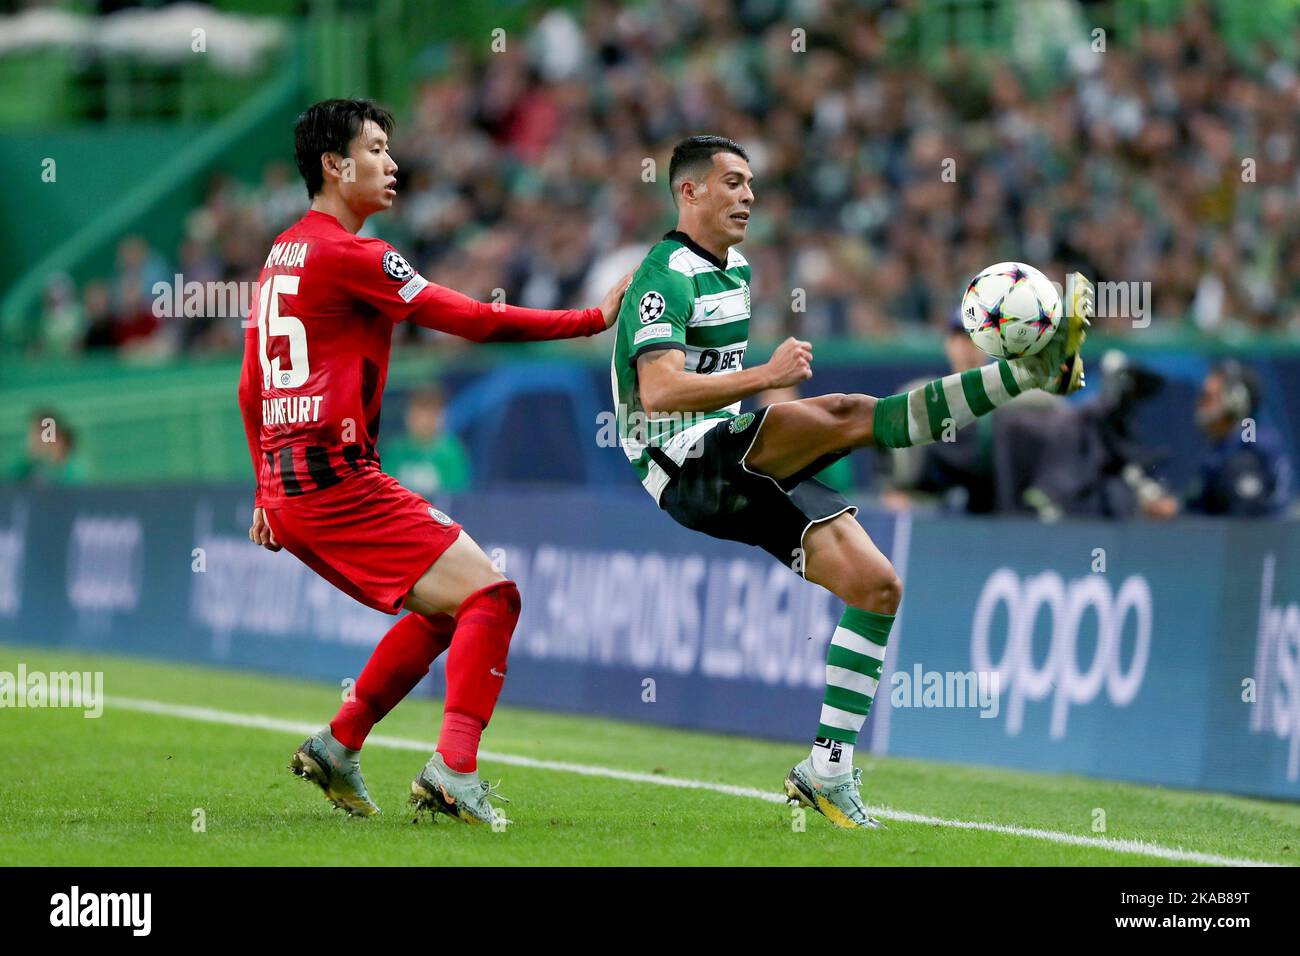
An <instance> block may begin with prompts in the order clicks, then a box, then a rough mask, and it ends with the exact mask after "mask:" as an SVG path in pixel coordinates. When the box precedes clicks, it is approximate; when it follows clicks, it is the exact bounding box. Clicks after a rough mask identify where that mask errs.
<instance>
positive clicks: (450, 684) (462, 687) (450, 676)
mask: <svg viewBox="0 0 1300 956" xmlns="http://www.w3.org/2000/svg"><path fill="white" fill-rule="evenodd" d="M518 620H519V588H517V587H516V586H515V582H513V581H498V582H496V583H495V584H489V585H488V586H487V587H485V588H480V589H479V590H477V591H475V592H474V593H473V594H471V595H470V596H469V597H467V598H466V599H465V600H464V602H463V603H462V604H461V606H460V610H458V611H457V612H456V619H455V625H454V626H455V631H456V639H455V640H454V641H452V642H451V650H450V651H449V652H448V654H447V702H446V705H445V707H444V708H443V717H442V733H440V734H439V735H438V753H440V754H442V759H443V760H445V761H446V762H447V766H448V767H450V768H451V769H452V770H454V771H456V772H457V773H469V772H470V771H473V770H476V769H478V743H479V737H480V736H482V734H483V728H484V727H486V726H487V724H488V721H489V720H491V719H492V711H493V709H494V708H495V707H496V703H497V698H498V697H499V696H500V695H501V686H502V683H503V682H504V678H505V676H506V654H507V653H508V652H509V650H510V638H511V636H512V635H513V634H514V631H515V624H516V623H517V622H518ZM363 676H364V675H363ZM336 736H337V735H336Z"/></svg>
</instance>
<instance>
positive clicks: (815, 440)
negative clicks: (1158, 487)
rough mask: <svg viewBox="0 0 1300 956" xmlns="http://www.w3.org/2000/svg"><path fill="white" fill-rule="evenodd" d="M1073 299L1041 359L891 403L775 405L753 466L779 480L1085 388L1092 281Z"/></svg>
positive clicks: (855, 399)
mask: <svg viewBox="0 0 1300 956" xmlns="http://www.w3.org/2000/svg"><path fill="white" fill-rule="evenodd" d="M1067 295H1068V296H1069V303H1070V305H1069V309H1068V310H1067V315H1066V316H1065V318H1064V319H1063V320H1062V322H1061V326H1060V328H1058V329H1057V331H1056V333H1055V334H1054V335H1053V336H1052V339H1051V341H1049V342H1048V343H1047V345H1046V346H1045V347H1044V348H1043V350H1042V351H1041V352H1039V353H1038V354H1037V355H1032V356H1030V357H1028V358H1022V359H1012V360H1010V361H998V362H993V363H990V364H988V365H984V366H981V367H979V368H973V369H968V370H967V371H965V372H954V373H953V374H951V375H945V376H944V377H943V378H939V379H935V380H934V381H932V382H929V383H927V384H926V385H925V386H924V387H922V388H915V389H912V390H911V391H909V392H902V393H899V394H897V395H888V396H886V397H884V398H875V397H873V396H870V395H855V394H832V395H820V396H817V397H816V398H807V399H801V400H799V401H794V402H782V403H780V404H777V405H773V406H771V407H770V408H769V409H768V411H767V416H766V418H765V419H764V422H763V427H762V430H761V431H760V432H759V434H758V436H757V438H756V439H755V440H754V445H753V447H752V448H751V449H750V450H749V453H748V454H747V455H746V456H745V464H746V466H747V467H749V468H751V469H753V470H755V471H760V472H762V473H764V474H766V475H771V476H772V477H773V478H775V479H777V480H778V481H780V480H783V479H785V478H788V477H790V476H791V475H794V474H797V473H798V472H800V471H803V470H804V469H805V468H808V467H810V466H811V465H813V463H815V462H817V461H818V459H820V458H822V457H824V456H826V455H830V454H834V453H836V452H842V451H843V450H844V449H846V448H849V449H851V448H863V447H866V446H869V445H875V446H878V447H881V448H908V447H911V446H913V445H923V444H928V443H929V442H934V441H939V440H941V439H943V438H945V437H949V438H951V436H954V435H956V433H957V432H958V431H959V430H960V429H962V428H964V427H965V426H967V425H969V424H970V423H971V422H973V421H974V420H975V419H976V418H978V417H979V416H981V415H987V414H988V413H989V412H991V411H993V410H994V409H995V408H997V407H998V406H1000V405H1004V404H1006V403H1007V402H1009V401H1011V399H1013V398H1015V397H1016V396H1017V395H1019V394H1020V393H1021V392H1023V391H1025V390H1026V389H1030V388H1041V389H1044V390H1045V391H1049V392H1054V393H1057V394H1067V393H1069V392H1073V391H1076V390H1077V389H1080V388H1082V387H1083V385H1084V377H1083V358H1082V356H1081V355H1080V351H1079V350H1080V348H1081V347H1082V345H1083V340H1084V338H1085V337H1086V336H1087V328H1088V325H1089V323H1090V320H1091V317H1092V314H1093V299H1094V293H1093V288H1092V283H1090V282H1089V281H1088V280H1087V279H1085V278H1084V277H1083V276H1082V275H1080V274H1078V273H1075V274H1074V275H1073V276H1072V277H1071V279H1070V283H1069V289H1068V290H1067Z"/></svg>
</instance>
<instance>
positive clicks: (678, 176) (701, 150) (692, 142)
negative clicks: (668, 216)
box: [668, 135, 749, 203]
mask: <svg viewBox="0 0 1300 956" xmlns="http://www.w3.org/2000/svg"><path fill="white" fill-rule="evenodd" d="M715 153H735V154H736V155H737V156H739V157H740V158H741V159H743V160H744V161H745V162H749V154H748V153H747V152H745V148H744V147H743V146H741V145H740V144H739V143H737V142H736V141H735V140H731V139H727V137H725V136H712V135H705V136H688V137H687V138H686V139H684V140H682V141H681V142H680V143H678V144H677V145H676V146H674V147H673V158H672V160H671V162H669V164H668V188H669V189H671V190H672V192H673V202H674V203H676V202H677V190H678V189H679V188H680V187H681V184H682V183H683V182H685V181H686V180H687V179H690V178H692V177H694V176H697V175H699V174H700V173H701V172H703V171H704V167H707V166H709V165H711V164H712V163H713V156H714V154H715Z"/></svg>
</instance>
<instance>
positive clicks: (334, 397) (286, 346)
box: [239, 100, 630, 823]
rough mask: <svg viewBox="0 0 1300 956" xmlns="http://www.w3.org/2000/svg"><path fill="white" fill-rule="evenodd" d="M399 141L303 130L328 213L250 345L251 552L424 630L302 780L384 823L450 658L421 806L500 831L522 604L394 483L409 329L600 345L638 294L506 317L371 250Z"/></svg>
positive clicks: (388, 658) (404, 628)
mask: <svg viewBox="0 0 1300 956" xmlns="http://www.w3.org/2000/svg"><path fill="white" fill-rule="evenodd" d="M392 131H393V118H392V116H391V115H390V114H389V113H388V112H387V111H386V110H384V109H382V108H381V107H379V106H377V105H375V104H374V103H372V102H371V101H369V100H326V101H324V102H321V103H317V104H315V105H314V106H312V107H311V108H309V109H308V110H307V111H306V112H304V113H303V114H302V115H301V116H300V117H299V118H298V122H297V126H296V128H295V130H294V152H295V155H296V159H297V162H298V169H299V170H300V171H301V173H302V176H303V179H304V180H305V181H306V184H307V193H308V195H309V196H310V198H311V208H310V210H309V211H308V212H307V213H306V215H304V216H303V217H302V218H301V219H299V220H298V221H297V222H296V223H294V224H293V225H292V226H290V227H289V228H288V229H286V230H285V231H284V232H283V233H281V234H280V235H279V236H278V237H277V238H276V240H275V243H274V244H273V245H272V247H271V251H270V254H269V255H268V256H267V257H266V264H265V265H264V267H263V268H262V272H261V275H260V276H259V277H258V289H257V294H256V295H255V297H254V299H253V306H252V313H251V315H250V317H249V321H248V323H247V330H246V334H245V342H244V366H243V375H242V378H241V380H240V384H239V405H240V410H241V412H242V413H243V417H244V425H245V429H246V430H247V433H248V445H249V450H250V452H251V454H252V458H253V467H254V470H255V472H256V475H257V492H256V497H255V499H254V507H253V523H252V527H250V528H249V532H248V535H249V538H250V539H251V540H252V541H253V542H255V543H256V544H259V545H262V546H263V547H265V548H268V549H270V550H273V551H278V550H280V549H281V548H282V547H283V548H287V549H288V550H289V551H290V552H291V553H292V554H294V555H295V556H296V557H298V558H299V559H300V560H301V561H302V562H303V563H304V564H306V565H308V566H309V567H310V568H312V570H314V571H315V572H316V573H317V574H319V575H321V577H323V578H325V579H326V580H327V581H329V582H330V583H331V584H333V585H335V586H336V587H338V588H339V589H340V590H342V591H344V592H346V593H347V594H350V595H351V596H352V597H354V598H356V599H357V600H358V601H361V602H362V603H364V604H368V605H369V606H371V607H374V608H378V609H379V610H381V611H384V612H386V613H388V614H396V613H397V612H398V611H400V610H401V609H402V608H403V607H405V608H408V609H409V610H410V611H411V613H410V614H408V615H406V616H405V617H403V618H401V619H400V620H398V621H397V623H396V624H395V625H394V626H393V627H392V629H391V630H389V631H388V633H387V634H385V635H384V637H383V639H382V640H381V641H380V642H379V645H378V646H377V647H376V648H375V651H374V653H373V654H372V656H371V658H370V660H369V662H368V663H367V664H366V666H365V669H364V670H363V671H362V672H361V676H360V678H359V679H358V680H357V683H356V685H355V687H354V697H353V699H351V700H349V701H347V702H346V703H344V705H343V707H342V708H341V709H340V710H339V712H338V714H337V715H336V716H335V717H334V719H333V720H332V721H331V722H330V724H329V726H328V727H326V728H325V729H323V730H321V731H320V732H319V733H316V734H313V735H312V736H311V737H309V738H308V739H307V740H306V741H304V743H303V745H302V746H301V747H300V748H299V749H298V751H297V752H296V753H295V754H294V755H293V760H292V763H291V765H290V769H291V770H293V771H294V772H295V773H297V774H298V775H299V776H303V777H306V778H308V779H310V780H312V781H314V782H315V783H317V784H318V785H319V786H320V787H321V789H322V790H324V791H325V796H326V798H327V799H329V800H330V802H332V803H333V804H334V805H335V806H338V807H342V808H343V809H345V810H347V811H348V812H349V813H350V814H355V815H360V816H369V815H371V814H374V813H377V812H379V808H378V807H377V806H376V805H375V803H374V801H372V800H371V799H370V796H369V794H368V793H367V791H366V787H365V783H364V781H363V780H362V777H361V767H360V760H359V755H358V752H359V751H360V749H361V745H362V742H363V741H364V740H365V738H366V735H367V734H368V733H369V731H370V729H371V727H373V726H374V724H375V723H377V722H378V721H379V720H381V719H382V718H383V717H384V715H385V714H387V713H388V712H389V711H390V710H392V708H393V707H394V706H396V704H397V702H398V701H399V700H401V699H402V698H403V697H405V696H406V695H407V694H408V693H409V692H410V691H411V690H412V688H414V687H415V685H416V684H417V683H418V682H419V681H420V679H421V678H422V677H423V676H424V675H425V674H427V673H428V670H429V665H430V664H432V662H433V661H434V659H435V658H436V657H437V656H438V655H439V654H441V653H442V652H443V651H446V652H447V698H446V704H445V709H444V715H443V724H442V730H441V733H440V734H439V737H438V744H437V749H436V750H435V752H434V754H433V756H432V757H431V758H430V759H429V761H428V763H427V764H426V765H425V767H424V769H423V770H422V771H421V772H420V774H419V775H418V776H417V777H416V778H415V780H414V782H413V783H412V784H411V791H412V797H411V802H412V803H414V804H415V805H416V806H417V807H418V808H419V809H425V810H434V811H441V812H444V813H447V814H449V815H451V816H453V817H455V818H456V819H459V820H463V821H466V822H479V823H491V822H492V821H493V820H495V819H496V818H497V817H496V814H495V811H494V810H493V808H492V806H491V803H490V802H489V799H488V798H489V796H490V791H489V788H488V785H487V784H486V783H484V782H482V781H480V780H479V777H478V771H477V753H478V744H479V737H480V735H481V734H482V733H483V728H484V727H486V726H487V723H488V721H489V720H490V719H491V716H492V710H493V708H494V707H495V705H496V701H497V697H498V695H499V694H500V691H501V685H502V679H503V678H504V677H505V672H506V654H507V650H508V648H509V645H510V637H511V634H512V633H513V631H514V627H515V623H516V621H517V620H518V618H519V591H518V589H517V588H516V586H515V584H514V582H513V581H510V580H507V579H506V578H505V577H503V576H502V575H501V574H500V573H499V572H498V571H497V570H496V569H495V568H494V567H493V566H492V563H491V562H490V561H489V560H488V558H487V556H486V555H485V554H484V553H483V551H482V550H481V549H480V548H479V547H478V545H477V544H475V543H474V541H473V539H471V538H470V536H469V535H468V534H466V533H465V532H464V531H463V530H462V529H461V526H460V525H459V524H457V523H456V522H455V521H453V520H452V519H451V518H449V517H448V516H447V515H445V514H443V512H441V511H439V510H438V509H437V508H435V507H433V506H432V505H431V504H430V503H429V502H427V501H425V500H424V499H423V498H421V497H420V496H419V495H417V494H414V493H413V492H411V491H408V490H406V489H405V488H403V487H402V486H401V485H400V484H398V482H397V481H396V480H395V479H393V478H392V477H390V476H388V475H386V474H384V473H383V472H382V471H380V470H379V457H378V455H377V454H376V451H375V444H376V441H377V440H378V437H379V413H380V403H381V402H382V400H383V392H384V382H385V380H386V379H387V377H388V356H389V347H390V342H391V338H392V331H393V326H394V325H395V324H396V323H398V322H402V321H409V322H415V323H416V324H418V325H422V326H425V327H426V328H432V329H438V330H441V331H444V332H448V333H451V334H453V335H459V336H463V337H464V338H467V339H471V340H473V341H475V342H488V341H523V340H534V339H560V338H573V337H577V336H583V335H594V334H596V333H598V332H601V331H603V330H604V329H606V328H608V327H609V326H610V325H611V324H612V323H613V322H614V321H615V319H616V318H617V316H618V309H619V304H620V302H621V300H622V296H623V290H624V289H625V288H626V287H627V278H630V276H629V277H626V278H625V279H624V280H623V281H622V282H620V283H619V284H618V285H616V286H615V287H614V288H613V289H611V290H610V292H609V293H608V294H607V295H606V296H605V299H604V301H603V302H602V303H601V306H600V308H596V309H584V310H566V311H550V310H541V309H523V308H516V307H513V306H507V305H502V304H499V303H498V304H491V305H489V304H485V303H482V302H476V301H474V300H472V299H469V298H467V297H465V296H463V295H461V294H460V293H458V292H454V291H452V290H451V289H446V288H442V287H440V286H437V285H434V284H433V283H431V282H428V281H427V280H425V279H424V277H422V276H421V275H420V274H419V273H418V272H416V271H415V270H414V269H413V268H412V267H411V266H410V265H409V264H408V263H407V261H406V260H405V259H403V258H402V256H401V255H400V254H398V253H397V251H396V250H394V249H393V248H392V247H391V246H390V245H388V244H387V243H385V242H382V241H381V240H378V239H363V238H361V237H359V236H358V235H357V232H358V230H360V229H361V227H362V225H363V224H364V223H365V221H366V219H367V218H368V217H369V216H370V215H372V214H374V213H377V212H381V211H383V210H385V209H388V208H389V207H390V206H392V204H393V198H394V197H395V196H396V189H395V187H396V183H397V180H396V178H395V174H396V172H397V164H396V163H395V162H393V159H392V157H391V156H390V155H389V152H388V137H389V135H390V134H391V133H392Z"/></svg>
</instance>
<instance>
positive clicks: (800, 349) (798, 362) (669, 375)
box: [636, 338, 812, 414]
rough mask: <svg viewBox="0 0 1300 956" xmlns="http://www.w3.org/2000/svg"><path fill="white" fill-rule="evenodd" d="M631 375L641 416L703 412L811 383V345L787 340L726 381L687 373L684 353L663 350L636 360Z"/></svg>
mask: <svg viewBox="0 0 1300 956" xmlns="http://www.w3.org/2000/svg"><path fill="white" fill-rule="evenodd" d="M636 372H637V376H638V378H639V380H640V389H641V402H642V404H643V405H644V406H645V410H646V411H647V412H649V413H651V414H658V413H662V412H707V411H712V410H714V409H716V408H722V407H725V406H727V405H730V404H732V403H733V402H739V401H741V400H742V399H746V398H749V397H750V396H751V395H757V394H758V393H759V392H762V391H765V390H766V389H769V388H785V387H786V386H788V385H797V384H798V383H800V382H804V381H807V380H808V379H810V378H812V345H810V344H809V343H807V342H802V341H800V340H799V339H795V338H788V339H786V340H785V341H784V342H782V343H781V344H780V345H779V346H777V349H776V351H775V352H773V353H772V357H771V358H770V359H769V360H768V361H767V362H766V363H765V364H763V365H759V366H756V367H754V368H747V369H742V370H741V371H739V372H733V373H731V374H730V375H696V374H694V373H692V372H688V371H686V353H685V352H682V351H680V350H678V349H674V348H672V347H670V346H665V347H664V348H661V349H658V350H654V351H647V352H644V353H642V354H641V355H640V356H638V358H637V360H636Z"/></svg>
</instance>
